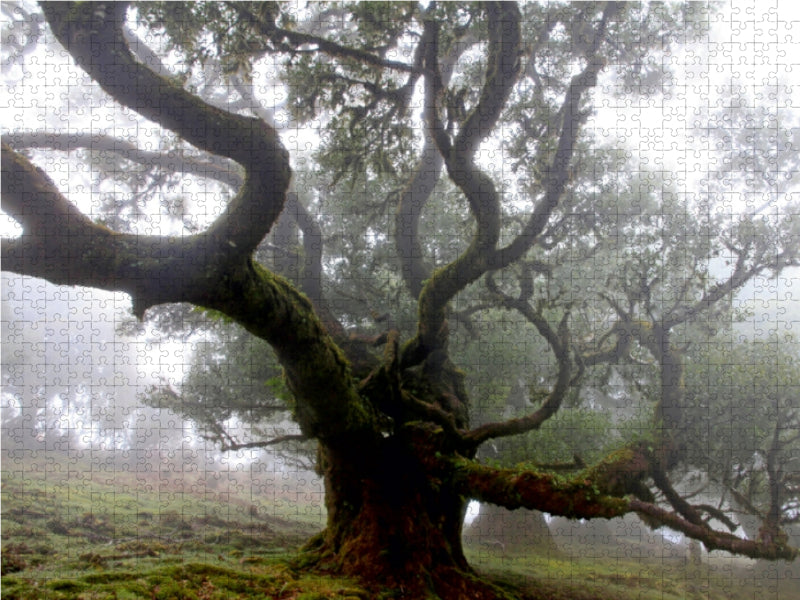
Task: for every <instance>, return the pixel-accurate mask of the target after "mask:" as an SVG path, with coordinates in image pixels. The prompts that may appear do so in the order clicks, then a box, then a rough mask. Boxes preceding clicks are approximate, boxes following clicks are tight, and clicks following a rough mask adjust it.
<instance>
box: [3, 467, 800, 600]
mask: <svg viewBox="0 0 800 600" xmlns="http://www.w3.org/2000/svg"><path fill="white" fill-rule="evenodd" d="M2 467H3V471H2V570H3V577H2V597H3V598H6V599H12V598H20V599H34V598H35V599H40V598H42V599H53V600H61V599H81V600H105V599H109V600H110V599H116V600H128V599H130V600H133V599H147V600H155V599H159V600H161V599H163V600H172V599H179V600H183V599H185V600H223V599H231V598H239V599H249V598H259V599H262V600H263V599H275V600H278V599H280V600H289V599H292V600H321V599H327V598H340V599H345V598H349V599H350V600H353V599H356V598H362V599H368V598H378V597H381V598H385V599H387V600H388V599H389V598H401V597H403V596H402V594H399V591H398V590H390V589H386V590H378V591H376V590H375V588H374V587H373V588H372V589H371V590H370V591H367V590H366V589H365V588H364V587H362V586H361V585H360V584H359V582H357V581H354V580H351V579H345V578H341V577H334V576H329V575H325V574H320V573H316V574H315V573H308V572H306V571H304V570H303V569H302V568H300V564H301V563H300V561H297V560H295V559H296V552H297V548H298V547H299V546H300V545H301V544H302V543H303V542H304V541H306V540H307V539H308V538H309V537H310V536H311V535H312V534H313V533H315V532H316V531H318V530H319V528H320V527H321V526H322V524H323V515H322V514H321V512H320V510H319V504H317V503H315V502H313V501H311V499H309V498H306V499H305V500H303V498H300V502H299V503H298V499H297V495H296V494H295V495H294V497H292V494H291V486H289V487H287V488H286V493H285V494H277V495H276V494H269V495H266V496H265V495H263V494H262V495H256V494H253V492H252V490H250V489H248V488H247V486H245V485H243V483H242V482H244V481H246V480H247V474H246V473H245V474H240V475H241V476H240V477H237V478H234V479H232V480H228V484H226V485H224V486H216V487H214V486H209V485H207V482H204V481H203V479H207V477H205V476H204V474H202V473H196V474H195V475H193V476H192V477H186V476H181V477H177V476H175V477H169V476H168V474H163V473H159V472H147V473H132V472H128V471H118V472H113V473H112V472H109V471H108V470H102V469H100V470H98V469H97V468H96V465H95V467H94V468H92V467H91V466H90V465H89V463H81V462H75V461H68V460H66V459H63V460H60V459H58V458H57V457H56V456H54V455H50V456H48V457H47V459H46V460H44V459H43V457H41V456H39V457H37V456H33V457H31V458H29V459H27V460H26V461H24V462H21V461H19V460H17V461H9V460H4V462H3V465H2ZM176 480H180V483H179V484H178V483H176ZM212 487H213V489H212ZM266 497H269V501H267V500H266V499H265V498H266ZM315 499H316V498H315ZM622 554H623V556H622V557H621V558H619V556H620V553H617V556H618V558H611V557H609V556H600V557H599V558H598V556H595V557H588V556H582V555H581V553H580V552H578V553H573V554H572V555H560V556H555V557H545V556H542V555H537V554H535V553H527V554H506V553H504V552H502V550H501V549H500V548H499V547H485V546H484V547H481V546H476V547H472V548H468V558H469V559H470V561H471V563H472V564H473V565H474V566H475V567H476V568H477V569H478V571H479V572H481V573H482V574H485V575H486V576H488V577H489V579H491V580H492V581H493V582H494V583H496V584H498V585H499V586H501V587H503V588H505V589H507V590H508V591H509V597H513V598H520V599H527V600H540V599H542V600H543V599H550V600H562V599H563V600H567V599H570V600H595V599H599V598H612V597H613V598H618V599H619V600H632V599H634V598H636V599H638V600H647V599H650V598H652V599H656V598H657V599H659V600H670V599H672V598H675V599H678V598H690V599H692V598H707V599H709V600H717V599H719V600H722V599H723V598H724V599H731V600H738V599H744V598H748V599H752V598H759V600H766V599H767V598H776V599H777V598H780V599H781V600H784V599H788V600H793V599H797V600H800V585H798V581H797V580H796V579H794V580H792V579H791V578H788V577H782V576H781V573H780V572H779V571H780V568H779V567H776V569H775V573H774V575H775V576H774V577H772V578H770V577H759V578H756V577H755V575H754V574H753V570H752V569H750V570H748V569H747V568H745V567H743V566H742V563H730V564H736V565H738V566H737V567H735V568H734V567H730V566H728V567H726V566H725V565H722V566H720V565H717V566H716V567H712V566H709V565H708V564H705V565H704V566H703V567H701V569H700V570H699V571H695V572H692V571H691V569H690V568H689V566H688V564H687V563H686V561H683V560H680V559H670V560H667V559H659V558H651V559H650V560H643V559H640V558H636V557H635V556H634V555H632V554H631V553H628V554H629V557H627V558H626V557H625V556H624V553H622ZM712 564H713V563H712ZM720 564H721V563H720ZM726 564H727V563H726ZM447 600H449V599H447Z"/></svg>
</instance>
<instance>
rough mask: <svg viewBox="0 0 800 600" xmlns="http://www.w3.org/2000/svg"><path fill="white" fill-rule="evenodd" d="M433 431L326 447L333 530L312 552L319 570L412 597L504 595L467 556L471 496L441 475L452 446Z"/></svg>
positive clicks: (309, 557) (412, 431) (327, 494)
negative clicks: (363, 447) (438, 461)
mask: <svg viewBox="0 0 800 600" xmlns="http://www.w3.org/2000/svg"><path fill="white" fill-rule="evenodd" d="M441 439H442V436H437V435H435V432H433V431H432V430H431V429H430V428H426V427H416V426H414V427H407V428H405V429H404V430H403V431H401V432H398V433H397V434H395V435H394V436H390V437H386V438H384V439H383V440H382V442H381V443H380V444H379V448H378V450H377V451H376V452H371V453H364V452H362V451H360V449H359V448H350V449H346V450H342V449H341V448H336V449H334V448H329V447H325V446H323V447H322V448H321V452H320V455H321V456H320V459H321V464H322V467H323V475H324V481H325V504H326V507H327V510H328V522H327V528H326V529H325V531H324V532H322V533H321V534H320V535H319V536H317V537H316V538H315V539H313V540H312V541H311V542H310V543H309V544H308V545H307V546H306V548H305V553H306V554H305V557H306V559H307V560H310V561H311V562H312V563H313V564H315V565H316V566H317V567H319V568H322V569H325V570H333V571H335V572H339V573H342V574H345V575H349V576H354V577H358V578H359V579H360V580H361V581H363V582H365V584H366V585H370V584H372V585H375V586H376V588H375V590H376V592H377V590H378V589H383V590H385V589H386V588H390V589H395V590H398V591H400V592H401V593H402V594H403V597H407V598H428V597H433V598H436V597H439V598H477V599H494V598H501V597H505V596H503V595H502V593H501V592H500V591H499V590H498V589H497V588H495V587H494V586H492V585H491V584H489V583H487V582H485V581H481V580H480V578H479V577H477V576H476V575H475V574H474V572H473V571H472V570H471V568H470V567H469V565H468V563H467V560H466V558H465V557H464V552H463V547H462V541H461V533H462V524H463V522H464V515H465V512H466V503H467V499H466V498H465V497H464V496H462V495H461V494H459V493H458V492H457V491H456V490H455V488H454V487H453V486H452V485H447V482H445V481H442V480H441V479H440V478H439V477H438V476H437V475H438V474H439V472H438V467H437V466H436V465H435V464H434V461H432V460H431V457H433V456H435V455H436V454H437V453H440V452H441V451H445V450H446V448H443V447H439V444H438V441H440V440H441Z"/></svg>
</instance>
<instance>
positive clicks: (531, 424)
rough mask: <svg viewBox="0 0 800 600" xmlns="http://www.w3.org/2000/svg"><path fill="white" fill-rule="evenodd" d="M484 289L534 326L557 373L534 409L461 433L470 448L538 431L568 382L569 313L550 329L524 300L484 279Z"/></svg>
mask: <svg viewBox="0 0 800 600" xmlns="http://www.w3.org/2000/svg"><path fill="white" fill-rule="evenodd" d="M487 287H488V288H489V290H490V291H491V292H493V293H494V294H495V295H496V296H497V297H498V298H499V300H500V302H501V305H502V306H503V307H504V308H506V309H508V310H516V311H518V312H519V313H520V314H521V315H523V316H524V317H525V319H526V320H527V321H528V322H529V323H531V324H532V325H533V326H534V327H536V330H537V331H538V332H539V334H540V335H541V336H542V337H543V338H545V340H547V343H548V345H549V346H550V349H551V350H552V351H553V354H554V355H555V357H556V361H557V362H558V373H557V375H556V382H555V384H554V385H553V389H552V390H550V393H549V394H548V395H547V398H546V399H545V401H544V403H543V404H542V406H541V407H539V409H538V410H536V411H534V412H533V413H531V414H529V415H526V416H524V417H520V418H517V419H509V420H507V421H501V422H496V423H487V424H485V425H482V426H480V427H478V428H476V429H473V430H472V431H470V432H468V433H466V434H464V439H465V440H466V441H467V442H468V443H470V444H473V445H474V446H478V445H480V444H482V443H483V442H485V441H486V440H489V439H493V438H499V437H507V436H511V435H519V434H522V433H527V432H528V431H532V430H534V429H538V428H539V427H541V426H542V424H543V423H544V422H545V421H547V420H548V419H549V418H550V417H552V416H553V415H554V414H556V412H558V409H559V408H560V407H561V403H562V402H563V400H564V397H565V396H566V394H567V391H568V390H569V388H570V385H571V383H572V361H571V360H570V343H569V332H568V328H567V322H568V320H569V314H570V313H569V311H566V313H565V314H564V316H563V317H562V319H561V322H560V323H559V325H558V329H557V330H554V329H553V328H552V326H551V325H550V323H548V322H547V320H546V319H545V318H544V316H543V315H542V314H541V312H540V311H537V310H534V309H533V307H532V306H531V305H530V304H529V303H528V302H527V301H525V300H522V299H520V298H512V297H510V296H508V295H506V294H503V293H502V292H501V291H500V290H499V288H498V287H497V286H496V285H495V283H494V280H492V278H491V277H488V276H487Z"/></svg>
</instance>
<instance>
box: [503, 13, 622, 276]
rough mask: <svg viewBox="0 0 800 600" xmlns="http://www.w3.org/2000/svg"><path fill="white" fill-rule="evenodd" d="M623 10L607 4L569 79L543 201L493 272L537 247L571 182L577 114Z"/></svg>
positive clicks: (584, 115)
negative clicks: (581, 67)
mask: <svg viewBox="0 0 800 600" xmlns="http://www.w3.org/2000/svg"><path fill="white" fill-rule="evenodd" d="M621 9H622V3H620V2H609V3H607V4H606V8H605V10H604V11H603V16H602V18H601V21H600V24H599V25H598V29H597V32H596V34H595V37H594V39H593V42H592V44H591V46H590V47H589V48H588V49H587V53H586V60H587V65H586V67H585V68H584V70H583V71H582V72H581V73H579V74H578V75H576V76H575V77H573V78H572V81H571V82H570V84H569V88H568V89H567V93H566V95H565V97H564V102H563V104H562V106H561V110H560V111H559V114H561V115H562V122H561V134H560V136H559V139H558V146H557V148H556V152H555V155H554V156H553V160H552V162H551V164H550V168H549V169H548V170H547V178H546V180H545V186H544V187H545V190H544V198H543V199H542V200H541V202H539V203H538V204H537V205H536V208H535V209H534V211H533V213H532V214H531V217H530V219H529V220H528V223H527V224H526V225H525V227H524V228H523V230H522V232H520V234H519V235H518V236H517V237H516V238H515V239H514V240H513V241H512V242H511V243H510V244H508V246H506V247H505V248H502V249H500V250H498V251H497V256H496V268H497V269H501V268H503V267H506V266H508V265H510V264H511V263H513V262H515V261H517V260H519V259H520V258H521V257H522V256H523V255H524V254H525V252H527V251H528V250H529V249H530V248H531V247H533V245H534V244H535V243H536V241H537V239H538V238H539V236H540V235H541V233H542V232H543V231H544V229H545V227H546V226H547V223H548V222H549V220H550V217H551V215H552V214H553V211H554V210H555V209H556V207H557V206H558V203H559V202H560V201H561V197H562V195H563V194H564V190H565V188H566V186H567V182H568V181H569V178H570V162H571V160H572V155H573V153H574V151H575V144H576V142H577V140H578V134H579V133H580V130H581V126H582V125H583V122H584V121H585V120H586V118H587V116H588V114H587V113H585V112H582V111H581V110H580V105H581V100H582V98H583V95H584V94H585V93H586V92H587V91H589V90H590V89H592V88H593V87H595V86H596V85H597V78H598V76H599V74H600V71H602V69H603V68H604V67H605V61H604V60H603V59H602V58H601V57H600V56H598V55H597V51H598V50H599V47H600V44H601V42H602V40H603V39H604V38H605V32H606V26H607V24H608V22H609V21H610V20H611V19H612V18H613V17H614V15H616V14H617V13H618V12H619V11H620V10H621Z"/></svg>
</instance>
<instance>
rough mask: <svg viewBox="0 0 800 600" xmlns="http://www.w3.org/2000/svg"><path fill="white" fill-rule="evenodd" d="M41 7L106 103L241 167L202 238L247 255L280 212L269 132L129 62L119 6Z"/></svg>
mask: <svg viewBox="0 0 800 600" xmlns="http://www.w3.org/2000/svg"><path fill="white" fill-rule="evenodd" d="M42 9H43V11H44V14H45V18H46V19H47V21H48V24H49V25H50V28H51V29H52V30H53V33H54V34H55V36H56V38H57V39H58V41H59V42H61V44H62V45H63V46H64V47H65V48H66V49H67V51H68V52H69V53H70V54H71V55H72V57H73V58H74V59H75V61H76V63H77V64H78V65H79V66H80V67H81V68H82V69H84V70H85V71H86V72H87V73H88V74H89V75H90V76H91V77H92V79H94V80H95V81H96V82H97V83H98V84H100V87H101V88H103V90H104V91H105V92H106V93H108V94H109V95H110V96H111V97H112V98H114V100H116V101H117V102H119V103H120V104H122V105H123V106H126V107H128V108H131V109H132V110H134V111H136V112H137V113H139V114H140V115H142V116H143V117H145V118H147V119H150V120H152V121H154V122H155V123H158V124H159V125H161V126H162V127H164V128H166V129H169V130H171V131H173V132H175V133H177V134H178V135H179V136H180V137H181V138H182V139H184V140H186V141H187V142H189V143H190V144H192V145H194V146H196V147H198V148H200V149H202V150H205V151H207V152H210V153H212V154H216V155H220V156H224V157H226V158H230V159H231V160H234V161H236V162H237V163H239V164H240V165H242V166H243V167H244V169H245V172H246V176H245V183H244V185H243V186H242V188H241V190H240V191H239V193H238V194H237V195H236V197H234V198H233V200H231V202H230V204H229V205H228V207H227V208H226V210H225V211H224V213H223V214H222V215H221V216H220V217H219V218H218V219H217V220H216V221H215V222H214V223H213V224H212V225H211V226H210V227H209V229H208V230H207V231H206V232H205V234H204V236H205V238H206V242H205V243H206V244H209V245H210V246H211V248H209V249H207V252H212V253H214V254H219V253H220V252H221V251H222V250H223V248H224V247H225V246H226V245H227V246H229V247H228V249H227V251H226V254H227V255H228V256H231V254H234V255H236V256H237V258H242V257H245V256H248V255H249V254H250V253H251V252H252V251H253V250H255V248H256V246H257V245H258V244H259V242H260V241H261V240H262V239H263V237H264V236H265V235H266V233H267V232H268V231H269V229H270V227H271V226H272V224H273V223H274V221H275V220H276V219H277V217H278V215H279V214H280V211H281V209H282V208H283V202H284V196H285V193H286V189H287V187H288V185H289V180H290V178H291V169H290V168H289V156H288V153H287V152H286V149H285V148H284V147H283V145H282V144H281V142H280V139H279V137H278V134H277V131H276V130H275V129H274V128H273V127H270V126H269V125H267V124H266V123H264V122H263V121H261V120H259V119H255V118H252V117H246V116H241V115H234V114H232V113H229V112H226V111H224V110H221V109H219V108H216V107H213V106H211V105H209V104H206V103H205V102H203V101H202V100H200V99H199V98H197V97H196V96H194V95H193V94H191V93H189V92H187V91H186V90H184V89H183V88H182V87H180V86H179V85H178V84H176V83H175V82H173V81H171V80H169V79H167V78H164V77H161V76H159V75H157V74H156V73H154V72H153V71H151V70H150V69H149V68H147V67H146V66H145V65H143V64H141V63H139V62H138V61H136V59H135V58H134V56H133V54H132V53H131V51H130V49H129V48H128V45H127V41H126V40H125V35H124V31H123V23H124V20H125V13H126V10H127V4H126V3H108V4H104V3H88V4H81V3H62V2H43V3H42ZM231 242H232V243H233V246H231V245H230V244H231ZM195 258H196V257H195V256H192V259H195Z"/></svg>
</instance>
